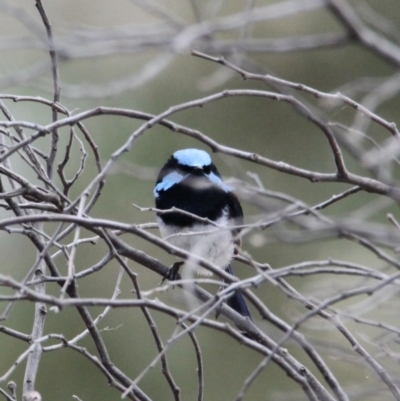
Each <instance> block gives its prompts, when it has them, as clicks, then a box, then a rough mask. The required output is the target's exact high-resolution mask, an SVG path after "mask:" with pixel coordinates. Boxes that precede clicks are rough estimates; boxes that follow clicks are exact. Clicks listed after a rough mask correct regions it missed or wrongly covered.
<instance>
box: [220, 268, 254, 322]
mask: <svg viewBox="0 0 400 401" xmlns="http://www.w3.org/2000/svg"><path fill="white" fill-rule="evenodd" d="M225 270H226V271H227V273H229V274H232V276H233V275H234V274H233V271H232V268H231V265H230V264H229V265H228V267H227V268H226V269H225ZM226 303H227V304H228V305H229V306H230V307H231V308H232V309H233V310H235V311H236V312H237V313H240V314H241V315H242V316H244V317H249V318H250V319H251V314H250V311H249V308H248V307H247V305H246V302H245V300H244V297H243V295H242V294H241V293H240V291H235V292H234V294H233V295H232V296H230V297H229V298H228V300H227V301H226Z"/></svg>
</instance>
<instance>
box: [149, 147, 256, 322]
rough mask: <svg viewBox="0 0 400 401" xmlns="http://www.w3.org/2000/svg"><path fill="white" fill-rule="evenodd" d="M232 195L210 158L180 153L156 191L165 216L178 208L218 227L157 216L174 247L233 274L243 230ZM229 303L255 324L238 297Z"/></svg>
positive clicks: (201, 152)
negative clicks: (239, 235) (237, 227)
mask: <svg viewBox="0 0 400 401" xmlns="http://www.w3.org/2000/svg"><path fill="white" fill-rule="evenodd" d="M232 189H233V188H231V187H230V186H228V185H226V184H224V182H223V181H222V179H221V175H220V174H219V172H218V170H217V168H216V167H215V165H214V164H213V163H212V160H211V157H210V155H209V154H208V153H207V152H205V151H204V150H199V149H182V150H178V151H176V152H175V153H174V154H173V155H172V156H171V157H170V158H169V160H168V161H167V163H166V164H165V165H164V167H163V168H162V169H161V171H160V173H159V175H158V178H157V182H156V186H155V188H154V196H155V203H156V208H157V209H161V210H165V209H171V208H172V207H175V208H178V209H181V210H184V211H186V212H188V213H190V214H193V215H196V216H199V217H200V218H203V219H209V220H211V221H213V222H215V223H216V224H215V225H213V224H210V223H207V222H206V221H199V219H195V218H194V217H191V216H190V215H188V214H183V213H180V212H168V213H158V214H157V223H158V226H159V228H160V232H161V236H162V237H163V238H166V240H167V241H168V242H169V243H170V244H172V245H175V246H176V247H178V248H181V249H183V250H185V251H188V252H190V253H191V254H193V255H196V256H200V257H202V258H204V259H206V260H208V261H209V262H211V263H213V264H215V265H217V266H219V267H221V268H224V269H225V270H226V271H227V272H228V273H229V274H233V272H232V269H231V265H230V261H231V259H232V257H233V255H234V254H235V253H236V252H237V249H238V246H239V245H240V239H239V237H238V234H239V232H240V230H238V229H235V228H234V226H238V225H241V224H242V222H243V211H242V207H241V206H240V203H239V200H238V198H237V197H236V195H235V194H234V193H233V192H232ZM221 227H222V228H221ZM229 227H232V229H229ZM195 233H198V234H195ZM185 234H187V235H185ZM181 264H183V263H179V264H175V265H176V266H180V265H181ZM190 264H191V263H190V258H189V260H188V261H186V262H185V265H189V268H190ZM192 266H193V263H192ZM195 269H196V270H197V273H198V274H208V275H210V274H211V273H210V271H209V270H207V269H204V268H202V267H200V266H196V267H195ZM227 303H228V305H229V306H230V307H231V308H233V309H234V310H235V311H237V312H238V313H240V314H241V315H243V316H247V317H249V318H251V315H250V312H249V309H248V307H247V305H246V303H245V301H244V298H243V295H242V294H241V293H240V292H239V291H236V292H235V293H234V294H233V295H232V296H231V297H230V298H229V299H228V301H227Z"/></svg>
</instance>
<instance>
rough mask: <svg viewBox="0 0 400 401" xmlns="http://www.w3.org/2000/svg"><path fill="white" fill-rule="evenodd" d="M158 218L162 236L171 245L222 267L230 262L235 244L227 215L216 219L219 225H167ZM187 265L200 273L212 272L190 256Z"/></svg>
mask: <svg viewBox="0 0 400 401" xmlns="http://www.w3.org/2000/svg"><path fill="white" fill-rule="evenodd" d="M157 220H158V226H159V228H160V233H161V236H162V237H163V238H164V239H165V240H166V241H168V242H169V243H170V244H171V245H174V246H176V247H178V248H181V249H183V250H185V251H187V252H190V253H191V254H193V255H194V256H199V257H202V258H204V259H206V260H207V261H209V262H210V263H213V264H215V265H217V266H218V267H221V268H225V267H226V266H227V265H228V264H229V262H230V260H231V258H232V256H233V251H234V245H233V238H232V233H231V231H230V230H229V229H228V227H229V225H230V224H229V223H230V222H229V221H228V219H227V218H226V217H225V216H222V217H221V218H220V219H218V220H217V221H216V223H217V225H218V226H212V225H203V224H194V225H193V226H192V227H190V228H181V227H176V226H166V225H165V224H164V222H163V221H162V220H161V219H160V218H159V217H157ZM219 226H222V228H221V227H219ZM185 265H188V266H190V267H194V268H195V270H196V272H197V273H198V274H203V275H211V274H212V273H211V272H210V271H209V270H207V269H205V268H203V267H200V266H196V264H195V262H194V261H193V260H192V261H191V260H190V258H189V260H187V261H186V262H185Z"/></svg>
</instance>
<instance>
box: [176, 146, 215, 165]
mask: <svg viewBox="0 0 400 401" xmlns="http://www.w3.org/2000/svg"><path fill="white" fill-rule="evenodd" d="M173 156H174V158H175V159H176V160H177V161H178V163H179V164H182V165H183V166H189V167H196V166H199V167H203V166H209V165H210V164H211V157H210V155H209V154H208V153H207V152H205V151H204V150H200V149H182V150H177V151H176V152H175V153H174V154H173Z"/></svg>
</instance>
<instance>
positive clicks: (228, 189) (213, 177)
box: [207, 173, 233, 192]
mask: <svg viewBox="0 0 400 401" xmlns="http://www.w3.org/2000/svg"><path fill="white" fill-rule="evenodd" d="M207 177H208V179H209V180H210V181H212V182H214V183H215V184H217V185H218V186H220V187H221V188H222V189H223V190H224V191H225V192H231V191H232V190H233V188H232V187H230V186H229V185H226V184H225V183H224V182H223V181H222V180H221V178H219V177H218V176H217V175H215V174H214V173H210V174H208V175H207Z"/></svg>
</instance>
